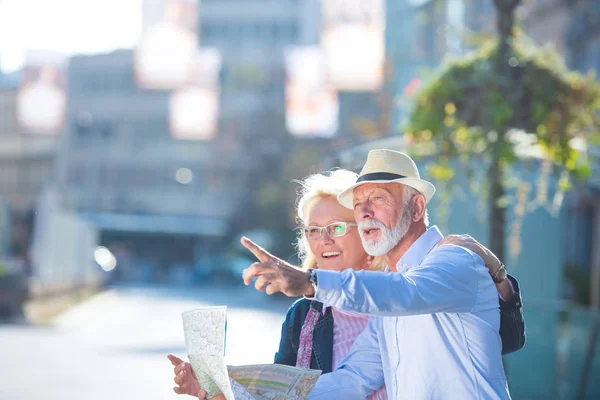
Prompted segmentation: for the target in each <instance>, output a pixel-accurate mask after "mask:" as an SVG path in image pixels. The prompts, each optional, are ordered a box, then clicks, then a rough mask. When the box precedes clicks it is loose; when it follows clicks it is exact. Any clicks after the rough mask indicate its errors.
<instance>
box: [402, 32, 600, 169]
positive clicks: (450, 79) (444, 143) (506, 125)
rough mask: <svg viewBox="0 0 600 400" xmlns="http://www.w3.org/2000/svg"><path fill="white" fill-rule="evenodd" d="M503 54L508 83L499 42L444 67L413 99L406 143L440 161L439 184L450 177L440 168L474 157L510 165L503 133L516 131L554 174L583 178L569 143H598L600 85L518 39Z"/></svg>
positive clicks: (583, 163)
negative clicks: (545, 159)
mask: <svg viewBox="0 0 600 400" xmlns="http://www.w3.org/2000/svg"><path fill="white" fill-rule="evenodd" d="M509 47H510V48H509V51H510V59H509V66H510V68H509V69H508V74H506V75H505V74H499V73H498V68H497V67H496V66H497V65H498V64H499V61H500V60H499V51H498V49H499V45H498V41H497V40H489V41H488V42H487V43H486V44H484V45H483V46H481V48H479V49H478V50H477V51H474V52H472V53H471V54H469V55H467V56H465V57H463V58H460V59H455V60H450V61H447V62H445V64H444V65H443V66H442V68H441V69H440V71H439V73H438V74H437V76H435V77H434V79H432V80H431V81H430V82H429V83H428V84H426V85H425V86H423V88H422V89H421V90H420V92H419V93H418V94H417V95H416V99H415V106H414V108H413V110H412V112H411V114H410V117H409V122H408V126H407V127H406V129H405V133H406V135H408V137H409V138H411V139H412V140H413V141H414V142H415V143H416V144H420V145H421V146H425V147H429V148H430V150H431V151H436V152H439V154H441V156H442V157H441V160H442V162H441V163H440V164H439V166H438V167H437V168H436V169H433V171H432V172H433V173H434V174H435V175H436V176H435V178H437V179H440V180H448V179H449V178H451V177H452V175H453V173H452V171H451V169H450V167H449V166H448V165H447V163H445V162H443V160H447V159H448V158H450V157H453V156H458V157H459V158H461V159H462V160H463V161H465V162H467V161H468V160H469V159H470V158H471V157H472V156H473V155H476V154H481V155H490V154H489V153H490V152H491V149H492V147H494V146H496V145H497V148H498V149H499V150H498V151H497V153H495V155H494V156H497V157H498V158H499V162H500V165H504V166H505V165H508V164H510V163H511V162H513V161H514V160H515V159H516V154H515V149H516V145H515V143H514V142H512V141H511V140H509V136H507V135H506V133H507V132H510V131H511V130H515V129H518V130H522V131H525V132H527V133H529V134H530V136H533V137H534V139H535V142H536V144H538V145H539V147H540V148H541V150H542V151H543V152H544V154H545V156H546V157H548V158H549V159H550V160H552V161H553V162H554V163H555V164H556V165H557V166H559V168H562V169H564V170H566V171H568V172H569V173H571V174H574V175H575V176H577V177H579V178H583V177H585V176H587V175H588V174H589V171H590V169H589V164H588V162H587V160H586V159H585V157H582V153H581V152H580V151H577V149H576V147H577V146H576V141H574V139H576V138H578V139H579V140H580V142H581V140H583V141H584V142H586V143H587V144H588V145H589V144H597V143H598V141H599V140H598V139H599V134H598V132H600V118H599V117H598V109H599V108H600V85H598V82H597V81H596V78H595V76H594V75H593V74H591V73H590V74H587V75H582V74H579V73H576V72H570V71H568V70H567V68H566V67H565V65H564V63H563V61H562V59H561V57H560V56H559V55H558V54H557V53H556V52H555V51H553V50H552V49H550V48H548V47H537V46H535V45H533V44H532V43H531V42H530V41H529V40H528V39H526V38H524V37H523V36H522V35H518V36H517V38H516V39H511V40H510V41H509ZM503 75H504V76H503ZM507 87H508V88H509V90H508V91H507V90H506V88H507ZM498 141H499V143H497V142H498Z"/></svg>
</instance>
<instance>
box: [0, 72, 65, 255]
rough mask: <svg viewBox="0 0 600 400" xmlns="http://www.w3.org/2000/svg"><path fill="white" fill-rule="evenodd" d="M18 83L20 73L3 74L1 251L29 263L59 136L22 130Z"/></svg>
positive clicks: (0, 95)
mask: <svg viewBox="0 0 600 400" xmlns="http://www.w3.org/2000/svg"><path fill="white" fill-rule="evenodd" d="M17 86H18V74H16V73H14V74H11V75H1V74H0V171H2V172H1V173H0V209H1V211H0V212H1V213H2V214H3V218H0V219H4V220H6V221H5V225H4V228H5V229H2V232H0V252H3V253H7V254H8V256H10V257H16V258H19V259H21V260H23V261H25V262H26V263H27V264H28V261H27V260H28V248H29V245H30V241H31V232H32V225H33V215H34V212H35V208H36V203H37V199H38V197H39V195H40V193H41V192H42V189H43V187H44V185H45V184H46V183H47V181H48V179H49V178H50V176H51V173H52V169H53V163H54V159H55V155H56V150H57V137H56V136H46V135H35V134H24V133H22V132H21V131H20V129H19V126H18V124H17V91H18V89H17ZM5 255H6V254H5Z"/></svg>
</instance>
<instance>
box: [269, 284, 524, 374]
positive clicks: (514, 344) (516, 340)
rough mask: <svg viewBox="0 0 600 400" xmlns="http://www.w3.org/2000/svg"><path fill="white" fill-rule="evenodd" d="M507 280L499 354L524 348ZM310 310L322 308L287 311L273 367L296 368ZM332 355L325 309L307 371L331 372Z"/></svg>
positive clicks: (298, 305) (517, 300) (518, 304)
mask: <svg viewBox="0 0 600 400" xmlns="http://www.w3.org/2000/svg"><path fill="white" fill-rule="evenodd" d="M508 278H509V279H510V281H511V283H512V285H513V288H514V289H515V293H514V294H513V295H512V297H511V298H510V299H508V300H507V301H503V300H500V338H501V339H502V354H509V353H512V352H515V351H517V350H519V349H521V347H523V345H524V344H525V321H524V320H523V312H522V310H521V308H522V305H523V303H522V301H521V293H520V290H519V282H517V280H516V279H515V278H514V277H512V276H510V275H509V276H508ZM310 307H313V308H316V309H317V310H318V311H322V309H323V304H322V303H319V302H317V301H311V300H307V299H300V300H298V301H296V302H295V303H294V304H293V305H292V306H291V307H290V309H289V310H288V312H287V316H286V318H285V321H284V323H283V326H282V327H281V341H280V342H279V351H278V352H277V353H276V354H275V364H285V365H292V366H295V365H296V356H297V354H298V347H299V345H300V331H301V330H302V325H303V324H304V319H305V318H306V314H308V310H309V309H310ZM332 351H333V315H332V314H331V308H328V309H327V311H326V312H325V315H321V317H320V318H319V320H318V321H317V324H316V325H315V331H314V334H313V352H312V359H311V362H310V367H311V368H312V369H320V370H321V371H323V373H328V372H331V363H332Z"/></svg>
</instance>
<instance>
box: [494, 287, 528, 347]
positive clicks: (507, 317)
mask: <svg viewBox="0 0 600 400" xmlns="http://www.w3.org/2000/svg"><path fill="white" fill-rule="evenodd" d="M507 280H510V283H511V285H512V288H513V289H514V293H513V294H512V295H511V296H510V297H509V298H507V299H506V300H503V299H501V300H500V337H501V338H502V354H509V353H513V352H515V351H517V350H520V349H521V348H522V347H523V345H524V344H525V321H524V320H523V312H522V310H521V307H522V306H523V302H522V301H521V293H520V291H519V282H518V281H517V280H516V279H515V278H514V277H512V276H510V275H508V277H507Z"/></svg>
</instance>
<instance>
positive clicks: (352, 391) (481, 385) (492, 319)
mask: <svg viewBox="0 0 600 400" xmlns="http://www.w3.org/2000/svg"><path fill="white" fill-rule="evenodd" d="M442 237H443V236H442V234H441V233H440V231H439V230H438V229H437V227H432V228H430V229H428V230H427V231H426V232H425V233H424V234H423V235H422V236H421V237H420V238H419V239H418V240H417V241H416V242H415V243H413V245H412V246H411V247H410V248H409V249H408V251H407V252H406V253H405V254H404V256H402V258H401V259H400V261H399V262H398V265H397V270H398V272H390V273H382V272H372V271H353V270H346V271H343V272H341V273H340V272H335V271H317V278H318V288H317V291H316V293H315V300H317V301H320V302H323V303H324V304H325V305H331V306H334V307H338V308H340V309H343V310H348V311H355V312H359V313H363V314H369V315H371V316H372V317H371V319H370V321H369V324H368V325H367V327H366V328H365V330H364V331H363V332H362V333H361V334H360V335H359V336H358V338H357V339H356V341H355V342H354V344H353V346H352V348H351V349H350V352H349V353H348V356H347V357H346V359H345V360H344V361H342V364H341V365H340V366H339V367H338V368H337V369H336V370H335V371H334V372H332V373H330V374H325V375H323V376H321V377H320V378H319V381H318V383H317V385H316V387H315V389H314V390H313V392H312V393H311V395H310V399H344V400H346V399H348V400H351V399H364V398H366V397H367V396H368V395H369V394H371V393H372V392H373V391H374V390H376V389H377V388H379V387H380V386H381V385H383V384H384V383H385V385H386V387H387V392H388V396H389V397H390V399H410V400H424V399H461V400H464V399H510V394H509V392H508V386H507V384H506V376H505V374H504V368H503V365H502V357H501V352H502V343H501V340H500V334H499V333H498V331H499V329H500V312H499V305H498V292H497V291H496V287H495V285H494V282H493V281H492V279H491V277H490V276H489V273H488V270H487V268H486V267H485V265H484V263H483V260H482V259H481V258H480V257H479V256H478V255H476V254H475V253H473V252H471V251H469V250H468V249H465V248H463V247H459V246H453V245H445V246H439V247H437V248H435V245H436V244H437V243H438V242H439V241H440V240H441V239H442Z"/></svg>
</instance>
